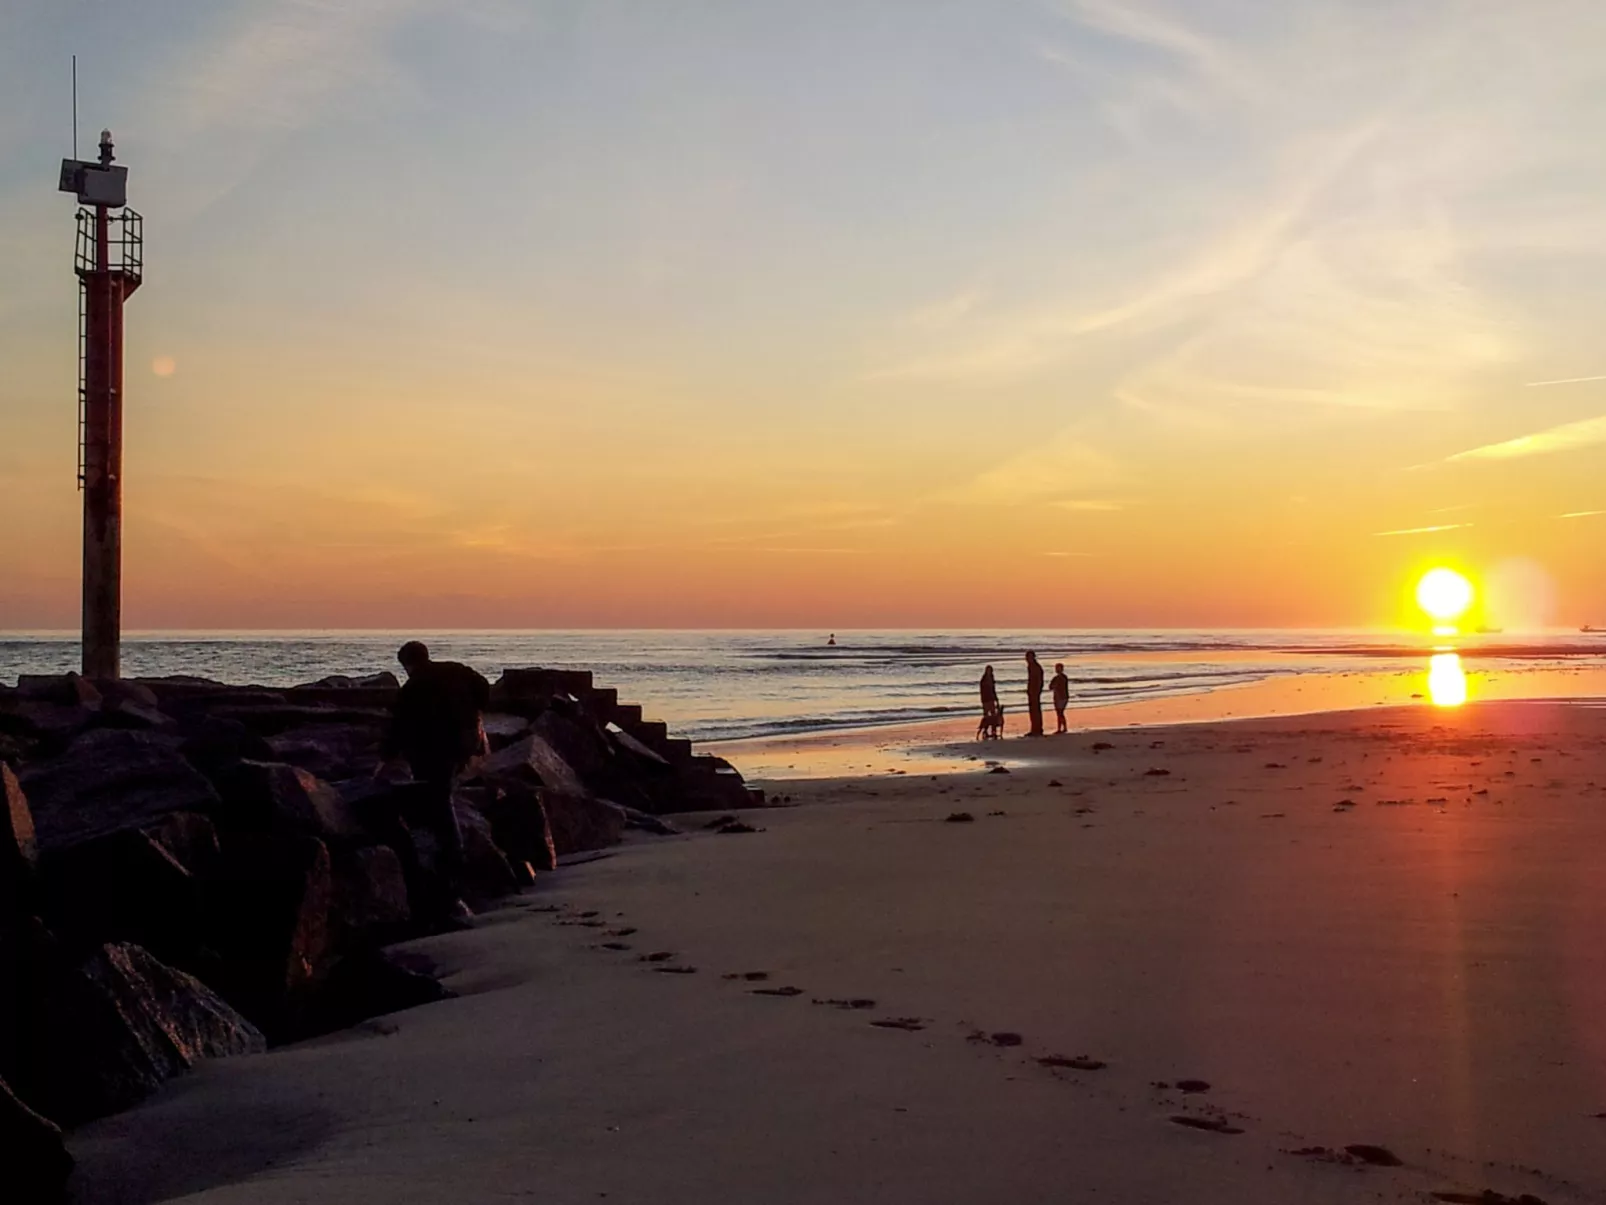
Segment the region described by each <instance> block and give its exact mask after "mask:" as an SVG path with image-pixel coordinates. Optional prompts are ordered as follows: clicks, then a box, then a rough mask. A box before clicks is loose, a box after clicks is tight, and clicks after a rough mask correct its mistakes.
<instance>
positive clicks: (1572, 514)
mask: <svg viewBox="0 0 1606 1205" xmlns="http://www.w3.org/2000/svg"><path fill="white" fill-rule="evenodd" d="M1592 515H1606V510H1570V511H1568V512H1567V513H1566V514H1565V515H1557V516H1556V518H1558V519H1587V518H1589V517H1590V516H1592Z"/></svg>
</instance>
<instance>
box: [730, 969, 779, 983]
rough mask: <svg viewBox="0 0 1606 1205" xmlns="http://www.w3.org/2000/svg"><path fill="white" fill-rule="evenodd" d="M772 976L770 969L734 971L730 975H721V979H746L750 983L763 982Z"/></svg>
mask: <svg viewBox="0 0 1606 1205" xmlns="http://www.w3.org/2000/svg"><path fill="white" fill-rule="evenodd" d="M769 977H770V973H769V972H768V971H732V972H731V973H730V974H729V975H721V976H720V978H721V979H745V980H747V981H748V982H749V983H762V982H763V981H764V980H766V979H768V978H769Z"/></svg>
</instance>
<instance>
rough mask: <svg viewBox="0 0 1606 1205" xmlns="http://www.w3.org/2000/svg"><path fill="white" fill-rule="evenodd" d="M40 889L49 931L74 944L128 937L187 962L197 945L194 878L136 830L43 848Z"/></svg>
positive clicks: (95, 943) (88, 945) (83, 945)
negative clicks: (58, 848) (61, 847)
mask: <svg viewBox="0 0 1606 1205" xmlns="http://www.w3.org/2000/svg"><path fill="white" fill-rule="evenodd" d="M39 887H40V891H39V895H40V903H41V907H42V909H43V915H44V916H45V918H46V919H47V920H48V922H49V923H50V927H51V929H52V930H53V931H54V932H55V933H56V934H58V935H59V936H60V937H61V939H62V940H63V941H64V942H66V943H68V944H69V945H71V946H73V947H74V948H79V949H83V948H91V947H96V946H100V945H102V944H104V943H106V942H133V943H135V944H137V945H140V946H142V947H144V948H145V949H147V950H150V951H152V952H153V953H154V954H156V956H157V957H159V958H162V959H163V960H165V961H167V962H176V963H179V964H181V965H188V964H189V963H190V961H191V959H192V958H193V957H194V955H195V952H196V950H197V949H198V947H199V945H200V939H201V931H200V893H199V888H198V885H197V883H196V880H195V877H194V876H193V875H192V874H190V872H189V871H188V870H186V869H185V868H184V867H183V866H182V865H181V864H180V863H179V862H178V861H177V860H175V859H174V857H173V856H172V854H170V853H168V852H167V850H166V849H165V848H164V847H163V846H161V845H160V844H158V843H157V842H156V841H154V840H152V839H151V838H150V837H149V836H147V835H146V834H145V833H143V832H141V831H140V830H139V829H125V830H123V831H122V832H116V833H108V834H106V835H105V836H103V837H96V838H94V839H93V840H90V841H82V842H79V843H78V844H76V845H72V846H68V847H67V848H65V849H60V850H55V851H52V852H49V853H46V854H45V856H44V857H43V858H41V859H40V866H39Z"/></svg>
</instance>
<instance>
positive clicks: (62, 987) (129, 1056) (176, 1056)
mask: <svg viewBox="0 0 1606 1205" xmlns="http://www.w3.org/2000/svg"><path fill="white" fill-rule="evenodd" d="M42 1037H43V1041H42V1045H43V1046H44V1051H45V1063H46V1065H47V1067H48V1069H49V1076H48V1078H47V1080H46V1081H45V1083H44V1084H42V1085H41V1091H42V1093H43V1094H44V1096H45V1098H46V1099H45V1102H44V1104H45V1107H44V1112H46V1113H47V1114H48V1115H49V1116H51V1117H53V1118H55V1119H56V1120H58V1121H60V1122H62V1123H63V1124H65V1125H77V1124H80V1123H81V1122H85V1121H89V1120H91V1119H93V1118H96V1117H103V1116H105V1115H106V1114H108V1113H114V1112H116V1111H117V1110H119V1109H126V1108H127V1107H128V1106H130V1105H133V1104H136V1103H137V1102H139V1101H141V1100H143V1099H144V1098H145V1097H146V1096H148V1095H150V1093H151V1092H153V1091H155V1090H156V1088H158V1087H159V1086H160V1085H161V1084H162V1083H163V1082H164V1081H165V1080H168V1079H171V1078H172V1077H173V1076H175V1075H178V1074H179V1073H180V1072H182V1071H185V1070H187V1069H188V1068H190V1067H192V1066H194V1065H195V1064H196V1063H197V1062H199V1061H200V1060H202V1059H204V1058H217V1057H221V1056H224V1055H234V1054H249V1053H253V1052H256V1051H260V1050H262V1049H264V1048H265V1046H266V1043H265V1042H264V1040H263V1037H262V1034H261V1033H260V1032H259V1031H258V1030H257V1029H256V1028H255V1027H254V1026H252V1025H251V1024H250V1023H249V1022H248V1021H246V1020H245V1018H244V1017H242V1016H240V1014H239V1013H237V1012H235V1011H234V1010H233V1009H232V1008H230V1007H229V1006H228V1005H227V1004H225V1003H224V1002H223V1000H221V999H220V998H219V997H218V996H217V995H216V994H215V993H214V992H213V991H212V990H211V989H210V988H208V987H207V986H206V985H205V984H203V983H202V982H201V981H200V980H198V979H196V978H194V977H193V976H190V975H186V974H185V973H184V972H182V971H176V970H174V969H173V968H172V967H169V966H166V965H164V964H163V963H161V962H159V961H158V960H157V959H156V958H155V957H153V956H152V955H151V954H149V953H148V952H147V951H145V950H143V949H141V948H140V947H139V946H136V945H131V944H128V943H112V944H108V945H105V946H103V947H101V948H100V949H99V950H97V951H96V952H95V953H94V954H92V955H91V956H90V957H89V958H88V959H87V960H85V961H84V962H83V963H82V964H81V965H80V966H79V967H77V968H76V970H74V971H73V972H72V973H70V974H68V975H67V976H65V977H64V978H63V979H62V981H61V982H59V983H58V984H56V985H55V987H54V991H53V992H52V999H51V1010H50V1017H49V1023H48V1032H47V1033H46V1034H44V1035H42Z"/></svg>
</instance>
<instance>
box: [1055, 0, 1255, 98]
mask: <svg viewBox="0 0 1606 1205" xmlns="http://www.w3.org/2000/svg"><path fill="white" fill-rule="evenodd" d="M1064 11H1065V12H1066V13H1067V14H1068V15H1069V16H1071V17H1072V18H1073V19H1074V20H1076V21H1079V22H1081V23H1082V24H1083V25H1086V26H1087V27H1088V28H1090V29H1095V30H1098V31H1099V32H1101V33H1105V34H1109V35H1111V36H1113V37H1117V38H1120V39H1122V40H1124V41H1127V42H1131V43H1133V44H1135V45H1138V46H1144V47H1147V48H1149V49H1151V50H1155V51H1159V52H1161V53H1163V54H1167V55H1170V56H1172V57H1173V58H1175V59H1176V60H1177V61H1178V62H1180V63H1182V64H1184V65H1185V66H1187V67H1188V68H1190V69H1191V70H1192V71H1194V72H1196V73H1197V74H1198V75H1200V76H1202V77H1204V78H1205V79H1207V80H1209V81H1210V82H1212V83H1214V84H1216V85H1217V86H1219V87H1221V88H1223V89H1224V90H1226V91H1229V92H1235V93H1240V94H1243V95H1245V96H1250V95H1252V94H1253V92H1254V89H1253V88H1251V87H1250V86H1249V82H1248V73H1247V72H1246V71H1245V69H1244V67H1243V65H1242V64H1240V63H1239V62H1237V61H1236V60H1235V59H1234V58H1233V56H1232V55H1231V54H1229V53H1228V51H1227V50H1226V48H1225V46H1224V45H1223V43H1221V42H1219V41H1217V40H1215V39H1213V38H1210V37H1208V36H1207V35H1205V34H1204V33H1202V32H1200V31H1199V30H1198V29H1196V28H1194V27H1193V26H1191V25H1188V24H1186V23H1185V22H1183V21H1181V20H1179V19H1177V18H1175V17H1171V16H1167V15H1165V14H1162V13H1160V12H1157V11H1155V10H1154V9H1152V8H1148V7H1144V6H1140V5H1136V4H1127V3H1122V2H1120V0H1068V2H1067V3H1066V4H1065V6H1064Z"/></svg>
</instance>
